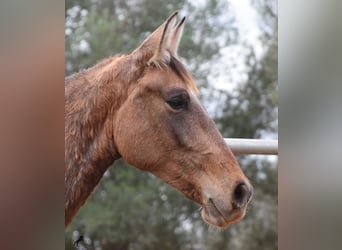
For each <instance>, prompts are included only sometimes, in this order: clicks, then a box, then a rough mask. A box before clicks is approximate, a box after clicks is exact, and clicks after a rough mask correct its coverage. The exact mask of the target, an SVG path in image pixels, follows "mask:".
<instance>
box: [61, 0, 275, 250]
mask: <svg viewBox="0 0 342 250" xmlns="http://www.w3.org/2000/svg"><path fill="white" fill-rule="evenodd" d="M251 6H252V7H253V8H254V10H256V13H257V14H258V23H257V25H256V26H255V28H256V29H258V32H259V33H258V34H259V36H258V41H256V44H259V47H257V46H255V44H253V43H251V42H250V41H247V40H246V39H244V37H245V36H244V34H243V33H242V31H241V29H239V23H238V22H237V16H235V14H234V12H233V11H232V5H231V4H230V2H229V1H225V0H207V1H205V0H203V1H197V2H196V1H182V0H171V1H168V2H167V3H166V2H164V1H160V0H115V1H113V0H67V1H66V7H65V15H66V30H65V41H66V45H65V46H66V47H65V57H66V69H65V70H66V75H70V74H71V73H73V72H76V71H78V70H80V69H83V68H87V67H89V66H92V65H94V64H95V63H96V62H97V61H99V60H100V59H102V58H105V57H108V56H111V55H114V54H117V53H129V52H130V51H132V50H133V49H134V48H135V47H136V46H138V45H139V43H140V42H141V41H142V40H143V39H144V38H145V37H146V36H147V35H148V34H149V33H150V32H151V31H153V30H154V29H155V28H156V27H157V26H159V25H160V24H161V23H162V22H163V21H164V20H165V18H166V17H168V16H169V14H170V13H172V12H173V11H174V10H177V9H179V10H181V13H182V14H184V15H186V16H187V23H186V27H185V30H184V35H183V38H182V41H181V44H180V50H179V54H180V55H181V56H182V60H183V62H184V63H185V64H186V65H187V68H188V69H189V70H190V71H191V72H192V74H193V75H194V77H195V79H196V80H197V82H198V85H199V86H200V91H201V93H202V94H201V99H202V101H203V103H204V105H205V107H206V108H207V109H208V111H209V112H210V114H211V115H212V117H213V118H214V119H215V120H216V122H217V125H218V126H219V128H220V131H221V133H222V134H223V135H224V136H225V137H241V138H262V137H268V138H269V137H272V138H274V137H277V127H278V118H277V114H278V108H277V107H278V104H277V103H278V92H277V84H278V71H277V68H278V64H277V61H278V56H277V55H278V32H277V31H278V29H277V22H278V18H277V2H276V1H275V0H252V1H251ZM234 48H235V49H236V48H239V49H238V51H240V52H241V53H238V56H239V58H236V63H235V62H234V58H233V59H231V58H229V60H233V63H232V62H231V61H229V62H228V61H227V57H226V53H225V52H224V51H234ZM217 62H220V64H225V63H226V64H227V65H230V66H229V70H227V71H225V72H222V70H221V71H220V70H218V69H217V67H216V65H217ZM238 68H242V69H243V70H242V71H241V77H239V78H238V79H235V80H234V79H233V77H231V76H230V74H233V73H231V72H236V71H237V69H238ZM222 74H226V76H225V77H226V79H230V80H231V85H232V86H233V87H232V88H230V90H229V91H227V90H223V89H222V88H218V87H217V86H218V82H219V81H220V80H219V79H221V78H222ZM238 159H239V162H240V165H241V167H242V168H243V169H244V171H245V173H246V175H247V176H248V177H249V178H250V179H251V182H252V184H253V186H254V188H255V194H254V197H253V200H252V202H251V204H250V207H249V209H248V211H247V215H246V217H245V219H244V220H243V221H241V222H239V223H238V224H236V225H232V226H231V227H229V228H228V229H227V230H225V231H223V232H219V231H217V230H215V229H212V228H210V227H208V226H207V225H206V224H205V223H204V222H203V221H202V219H201V218H200V214H199V212H198V205H196V204H195V203H193V202H191V201H188V200H187V199H186V198H184V197H183V196H182V195H181V194H179V193H178V192H177V191H175V190H174V189H172V188H171V187H169V186H168V185H166V184H164V183H163V182H161V181H160V180H158V179H157V178H155V177H154V176H152V175H151V174H148V173H145V172H141V171H138V170H136V169H135V168H134V167H131V166H128V165H127V164H126V163H125V162H124V161H121V160H120V161H117V162H115V163H114V166H112V167H110V168H109V170H108V171H107V172H106V174H105V176H104V178H103V180H102V181H101V183H100V185H99V186H98V187H97V189H96V191H95V192H94V193H93V195H92V196H91V198H90V199H89V200H88V202H87V203H86V205H85V206H84V207H83V208H82V209H81V210H80V211H79V213H78V214H77V216H76V217H75V218H74V220H73V222H72V223H71V224H70V226H69V227H68V228H67V230H66V231H65V248H66V249H70V250H71V249H75V247H74V246H73V241H75V240H76V239H77V238H78V237H79V235H84V242H83V243H81V245H80V247H79V248H80V249H89V250H90V249H98V250H100V249H102V250H107V249H120V250H126V249H127V250H145V249H146V250H160V249H165V250H168V249H170V250H171V249H173V250H175V249H185V250H187V249H203V250H204V249H205V250H207V249H213V250H214V249H215V250H216V249H241V250H242V249H243V250H248V249H264V250H265V249H266V250H267V249H277V207H278V206H277V202H278V198H277V193H278V185H277V184H278V181H277V160H276V158H270V157H255V156H244V157H241V156H240V157H239V158H238Z"/></svg>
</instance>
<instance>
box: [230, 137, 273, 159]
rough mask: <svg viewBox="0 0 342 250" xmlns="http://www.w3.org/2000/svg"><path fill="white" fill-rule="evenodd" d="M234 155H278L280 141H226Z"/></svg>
mask: <svg viewBox="0 0 342 250" xmlns="http://www.w3.org/2000/svg"><path fill="white" fill-rule="evenodd" d="M224 140H225V141H226V143H227V144H228V146H229V147H230V149H231V150H232V151H233V153H234V154H243V155H246V154H259V155H278V140H263V139H239V138H234V139H233V138H225V139H224Z"/></svg>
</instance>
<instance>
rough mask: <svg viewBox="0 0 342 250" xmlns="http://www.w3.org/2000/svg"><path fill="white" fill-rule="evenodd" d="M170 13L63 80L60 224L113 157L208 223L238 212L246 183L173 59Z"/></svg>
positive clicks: (175, 32) (175, 28)
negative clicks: (148, 176) (153, 179)
mask: <svg viewBox="0 0 342 250" xmlns="http://www.w3.org/2000/svg"><path fill="white" fill-rule="evenodd" d="M176 16H177V12H175V13H173V14H172V15H171V16H170V17H169V18H168V19H167V20H166V21H165V23H163V24H162V25H161V26H160V27H159V28H158V29H156V30H155V31H154V32H153V33H152V34H151V35H150V36H149V37H148V38H146V40H145V41H144V42H143V43H142V44H141V45H140V46H139V47H138V48H137V49H135V50H134V51H133V52H132V53H131V54H129V55H123V56H119V57H112V58H107V59H105V60H103V61H102V62H100V63H98V64H97V65H95V66H94V67H92V68H90V69H87V70H83V71H81V72H79V73H77V74H74V75H72V76H70V77H69V78H67V80H66V84H65V226H67V225H68V224H69V223H70V222H71V220H72V218H73V216H74V215H75V214H76V213H77V211H78V210H79V208H80V207H81V206H82V205H83V204H84V203H85V201H86V200H87V198H88V196H89V195H90V194H91V192H92V191H93V190H94V188H95V186H96V185H97V184H98V182H99V181H100V179H101V177H102V176H103V174H104V172H105V171H106V169H107V168H108V167H109V166H110V165H111V164H112V163H113V162H114V161H115V160H116V159H118V158H120V157H122V158H123V159H124V160H125V161H126V162H127V163H129V164H131V165H133V166H135V167H137V168H139V169H141V170H146V171H149V172H151V173H153V174H154V175H156V176H157V177H159V178H160V179H162V180H163V181H164V182H166V183H168V184H169V185H171V186H172V187H174V188H176V189H177V190H178V191H180V192H181V193H183V194H184V195H185V196H186V197H188V198H189V199H191V200H193V201H195V202H197V203H199V204H201V205H202V209H201V215H202V218H203V219H204V221H206V222H207V223H209V224H211V225H213V226H216V227H219V228H226V227H228V225H230V224H232V223H234V222H237V221H239V220H240V219H241V218H242V217H243V216H244V214H245V211H246V207H247V204H248V202H249V200H250V199H251V196H252V193H253V188H252V186H251V184H250V183H249V181H248V179H247V178H246V177H245V175H244V174H243V172H242V171H241V169H240V166H239V164H238V162H237V160H236V159H235V157H234V155H233V154H232V152H231V150H230V149H229V147H228V146H227V145H226V143H225V142H224V140H223V138H222V136H221V135H220V133H219V132H218V130H217V128H216V126H215V124H214V122H213V121H212V120H211V119H210V118H209V116H208V114H207V112H206V111H205V110H204V108H203V107H202V106H201V104H200V102H199V100H198V98H197V96H196V94H197V92H198V90H197V87H196V85H195V83H194V81H193V78H192V77H191V75H190V74H189V73H188V71H187V70H186V69H185V67H184V66H183V64H182V63H181V62H180V61H179V59H178V57H177V48H178V44H179V41H180V38H181V34H182V30H183V25H184V21H185V17H184V18H183V19H182V20H181V21H180V22H179V23H178V24H176Z"/></svg>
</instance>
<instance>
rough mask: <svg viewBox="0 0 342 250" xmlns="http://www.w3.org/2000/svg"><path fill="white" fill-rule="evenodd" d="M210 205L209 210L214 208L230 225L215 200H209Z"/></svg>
mask: <svg viewBox="0 0 342 250" xmlns="http://www.w3.org/2000/svg"><path fill="white" fill-rule="evenodd" d="M208 204H209V206H210V207H209V210H210V208H213V209H214V210H216V212H217V213H218V214H219V215H220V216H221V217H222V219H223V220H224V221H225V222H226V223H227V224H229V222H228V221H227V218H226V216H224V215H223V213H222V212H221V211H220V209H219V208H218V207H217V206H216V204H215V202H214V200H213V199H211V198H209V200H208Z"/></svg>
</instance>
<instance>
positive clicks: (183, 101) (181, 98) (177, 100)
mask: <svg viewBox="0 0 342 250" xmlns="http://www.w3.org/2000/svg"><path fill="white" fill-rule="evenodd" d="M188 102H189V96H188V93H186V91H185V90H176V91H173V92H171V93H169V96H168V98H167V100H166V103H167V104H168V105H169V106H170V107H171V108H172V109H174V110H181V109H186V108H187V107H188Z"/></svg>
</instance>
